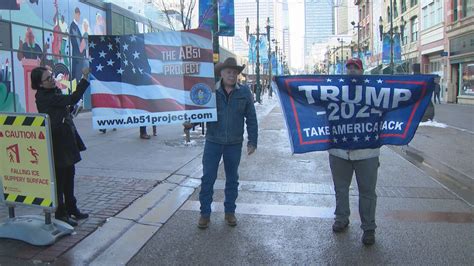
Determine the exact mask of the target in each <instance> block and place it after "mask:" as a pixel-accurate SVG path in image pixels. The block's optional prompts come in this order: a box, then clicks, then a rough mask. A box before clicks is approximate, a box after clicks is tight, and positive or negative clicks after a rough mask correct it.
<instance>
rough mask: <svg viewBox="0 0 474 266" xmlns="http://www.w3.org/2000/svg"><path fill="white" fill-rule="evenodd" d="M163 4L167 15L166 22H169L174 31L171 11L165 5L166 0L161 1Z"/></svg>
mask: <svg viewBox="0 0 474 266" xmlns="http://www.w3.org/2000/svg"><path fill="white" fill-rule="evenodd" d="M161 4H162V6H163V12H164V13H165V15H166V20H168V24H169V26H170V28H171V30H173V31H174V30H175V28H174V25H173V23H172V22H171V17H170V14H169V9H168V8H167V7H166V5H165V0H161Z"/></svg>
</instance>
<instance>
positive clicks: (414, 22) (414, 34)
mask: <svg viewBox="0 0 474 266" xmlns="http://www.w3.org/2000/svg"><path fill="white" fill-rule="evenodd" d="M416 41H418V17H413V18H412V19H411V42H416Z"/></svg>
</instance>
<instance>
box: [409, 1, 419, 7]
mask: <svg viewBox="0 0 474 266" xmlns="http://www.w3.org/2000/svg"><path fill="white" fill-rule="evenodd" d="M416 5H418V0H411V2H410V6H411V7H414V6H416Z"/></svg>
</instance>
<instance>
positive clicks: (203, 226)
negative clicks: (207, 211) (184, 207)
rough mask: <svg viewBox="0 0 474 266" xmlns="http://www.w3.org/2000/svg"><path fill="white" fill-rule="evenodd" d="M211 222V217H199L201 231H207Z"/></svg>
mask: <svg viewBox="0 0 474 266" xmlns="http://www.w3.org/2000/svg"><path fill="white" fill-rule="evenodd" d="M210 222H211V218H210V217H204V216H201V217H199V222H198V227H199V228H200V229H206V228H208V227H209V223H210Z"/></svg>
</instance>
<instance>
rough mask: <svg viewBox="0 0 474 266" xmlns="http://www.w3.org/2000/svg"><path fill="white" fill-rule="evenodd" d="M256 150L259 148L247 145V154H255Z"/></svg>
mask: <svg viewBox="0 0 474 266" xmlns="http://www.w3.org/2000/svg"><path fill="white" fill-rule="evenodd" d="M256 149H257V147H255V146H253V145H252V144H248V145H247V154H248V155H252V153H254V152H255V150H256Z"/></svg>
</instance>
